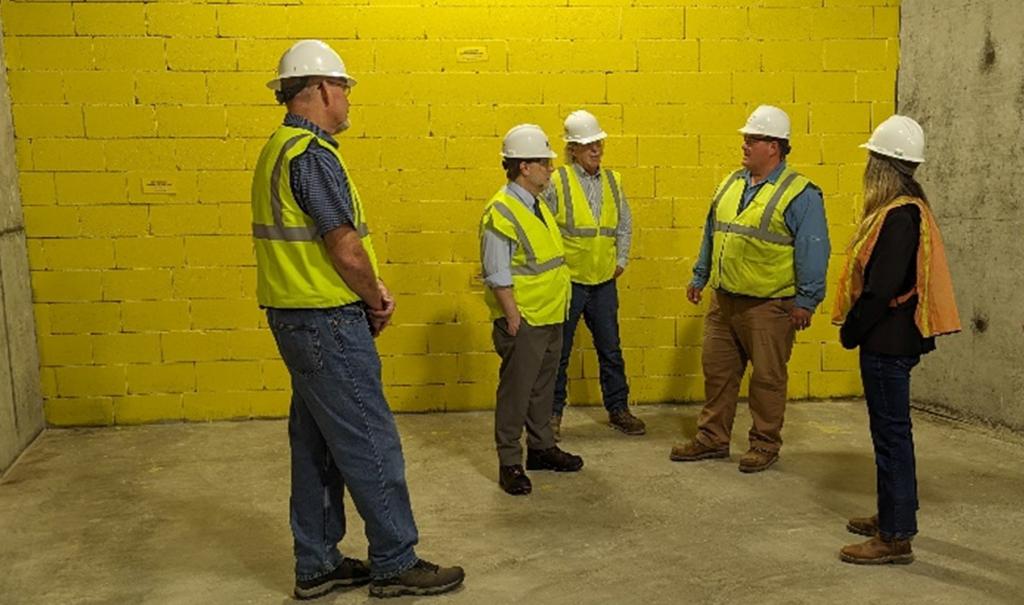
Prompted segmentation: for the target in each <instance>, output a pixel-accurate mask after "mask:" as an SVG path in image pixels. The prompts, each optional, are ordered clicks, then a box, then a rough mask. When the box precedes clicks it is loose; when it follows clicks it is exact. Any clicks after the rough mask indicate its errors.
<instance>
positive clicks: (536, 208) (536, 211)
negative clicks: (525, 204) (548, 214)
mask: <svg viewBox="0 0 1024 605" xmlns="http://www.w3.org/2000/svg"><path fill="white" fill-rule="evenodd" d="M533 213H534V214H536V215H537V218H539V219H540V222H542V223H544V226H545V227H547V225H548V222H547V221H546V220H544V213H543V212H541V211H540V200H537V199H535V200H533Z"/></svg>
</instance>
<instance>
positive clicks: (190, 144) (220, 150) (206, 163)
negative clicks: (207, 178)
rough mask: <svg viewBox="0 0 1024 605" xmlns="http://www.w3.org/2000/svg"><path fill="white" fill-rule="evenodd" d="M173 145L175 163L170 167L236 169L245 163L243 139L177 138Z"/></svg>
mask: <svg viewBox="0 0 1024 605" xmlns="http://www.w3.org/2000/svg"><path fill="white" fill-rule="evenodd" d="M161 144H162V145H168V143H166V142H162V143H161ZM173 145H174V157H175V162H176V165H174V166H171V168H180V169H182V170H238V168H239V166H244V165H245V163H246V162H245V158H246V151H245V141H242V140H228V141H220V140H211V139H177V140H175V141H174V142H173Z"/></svg>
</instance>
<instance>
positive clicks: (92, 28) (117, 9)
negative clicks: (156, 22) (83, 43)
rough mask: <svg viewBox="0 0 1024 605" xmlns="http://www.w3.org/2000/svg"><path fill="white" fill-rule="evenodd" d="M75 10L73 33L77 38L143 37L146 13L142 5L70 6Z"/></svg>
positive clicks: (84, 4) (81, 4)
mask: <svg viewBox="0 0 1024 605" xmlns="http://www.w3.org/2000/svg"><path fill="white" fill-rule="evenodd" d="M72 6H73V7H74V9H75V33H76V34H78V35H79V36H143V35H145V34H146V13H145V7H144V5H142V4H135V3H118V4H113V3H111V4H107V3H103V4H86V3H77V4H73V5H72Z"/></svg>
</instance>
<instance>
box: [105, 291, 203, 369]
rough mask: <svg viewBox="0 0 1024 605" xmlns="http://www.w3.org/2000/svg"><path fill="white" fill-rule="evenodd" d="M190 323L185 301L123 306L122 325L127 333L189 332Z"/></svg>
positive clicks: (129, 303) (164, 301)
mask: <svg viewBox="0 0 1024 605" xmlns="http://www.w3.org/2000/svg"><path fill="white" fill-rule="evenodd" d="M190 323H191V322H190V320H189V312H188V302H187V301H184V300H162V301H147V302H126V303H123V304H122V306H121V324H122V326H123V327H124V330H125V331H127V332H148V331H163V330H187V329H188V328H189V324H190ZM161 346H163V343H161ZM166 360H168V361H176V360H173V359H166Z"/></svg>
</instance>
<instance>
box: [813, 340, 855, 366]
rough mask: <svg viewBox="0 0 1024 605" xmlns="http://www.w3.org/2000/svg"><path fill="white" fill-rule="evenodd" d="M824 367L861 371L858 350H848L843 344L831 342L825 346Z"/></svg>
mask: <svg viewBox="0 0 1024 605" xmlns="http://www.w3.org/2000/svg"><path fill="white" fill-rule="evenodd" d="M823 352H824V356H823V361H822V369H823V370H825V371H833V370H855V371H860V361H859V358H858V355H857V351H848V350H846V349H844V348H843V347H842V345H840V344H838V343H835V342H829V343H825V345H824V347H823Z"/></svg>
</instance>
